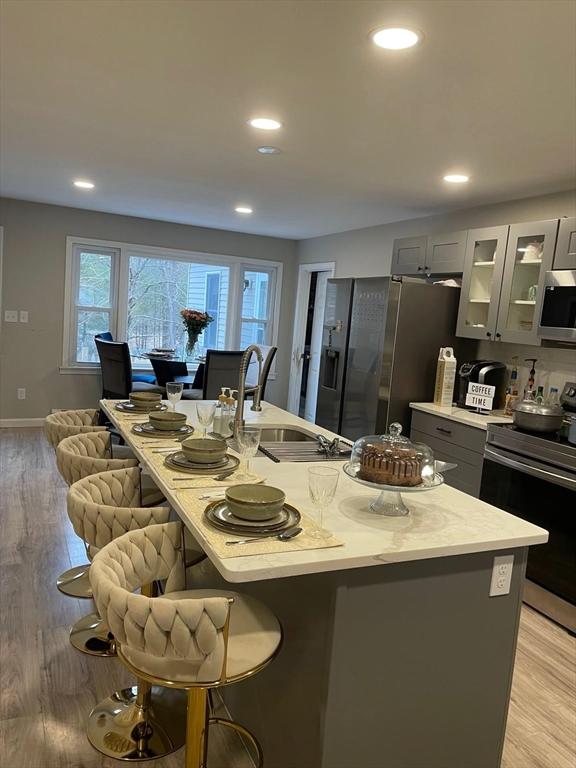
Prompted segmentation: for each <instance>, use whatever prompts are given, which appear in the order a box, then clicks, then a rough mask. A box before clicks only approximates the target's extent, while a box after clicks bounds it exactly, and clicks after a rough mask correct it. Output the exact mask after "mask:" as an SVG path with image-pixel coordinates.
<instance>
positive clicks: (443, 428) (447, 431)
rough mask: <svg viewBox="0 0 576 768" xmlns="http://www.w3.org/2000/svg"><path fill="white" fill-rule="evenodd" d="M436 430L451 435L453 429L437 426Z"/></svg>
mask: <svg viewBox="0 0 576 768" xmlns="http://www.w3.org/2000/svg"><path fill="white" fill-rule="evenodd" d="M436 431H437V432H442V434H443V435H451V434H452V430H451V429H446V427H436Z"/></svg>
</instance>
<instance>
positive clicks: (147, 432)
mask: <svg viewBox="0 0 576 768" xmlns="http://www.w3.org/2000/svg"><path fill="white" fill-rule="evenodd" d="M132 432H134V434H135V435H138V437H156V438H158V437H181V436H182V435H186V436H188V435H191V434H192V433H193V432H194V427H191V426H190V425H189V424H184V425H183V426H182V427H178V429H156V427H155V426H154V425H153V424H150V422H149V421H146V422H144V424H134V425H133V426H132Z"/></svg>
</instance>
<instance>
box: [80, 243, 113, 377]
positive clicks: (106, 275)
mask: <svg viewBox="0 0 576 768" xmlns="http://www.w3.org/2000/svg"><path fill="white" fill-rule="evenodd" d="M117 261H118V251H117V250H116V249H107V248H88V247H83V246H80V245H75V246H74V261H73V265H74V268H73V275H72V279H73V282H74V286H75V302H74V304H75V306H74V312H73V318H72V328H71V329H72V331H73V334H72V338H73V339H74V346H75V352H76V361H77V362H78V363H96V362H97V361H98V355H97V352H96V346H95V344H94V335H95V334H96V333H101V332H102V331H108V330H110V328H113V327H114V325H115V314H114V305H115V283H116V272H117Z"/></svg>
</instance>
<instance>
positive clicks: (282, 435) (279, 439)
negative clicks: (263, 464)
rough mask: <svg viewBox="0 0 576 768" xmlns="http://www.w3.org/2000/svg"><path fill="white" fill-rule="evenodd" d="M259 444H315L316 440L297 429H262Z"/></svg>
mask: <svg viewBox="0 0 576 768" xmlns="http://www.w3.org/2000/svg"><path fill="white" fill-rule="evenodd" d="M260 442H261V443H303V442H307V443H316V438H315V437H313V436H312V435H308V434H307V433H306V432H304V431H303V430H301V429H298V428H297V427H264V429H263V430H262V432H261V434H260Z"/></svg>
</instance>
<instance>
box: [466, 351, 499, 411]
mask: <svg viewBox="0 0 576 768" xmlns="http://www.w3.org/2000/svg"><path fill="white" fill-rule="evenodd" d="M470 383H473V384H486V385H488V386H492V387H496V392H495V393H494V401H493V404H492V407H493V408H494V409H497V408H503V407H504V403H505V400H506V366H505V364H504V363H500V362H499V361H498V360H471V361H470V362H466V363H462V364H461V365H460V367H459V369H458V407H459V408H470V406H468V405H466V393H467V392H468V385H469V384H470Z"/></svg>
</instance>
